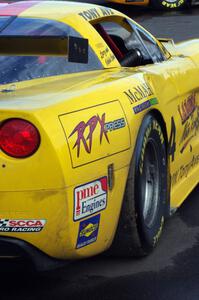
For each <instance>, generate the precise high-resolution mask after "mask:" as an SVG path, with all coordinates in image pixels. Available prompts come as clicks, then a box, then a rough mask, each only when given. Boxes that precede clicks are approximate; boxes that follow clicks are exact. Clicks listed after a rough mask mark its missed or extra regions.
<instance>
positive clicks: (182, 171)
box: [171, 154, 199, 186]
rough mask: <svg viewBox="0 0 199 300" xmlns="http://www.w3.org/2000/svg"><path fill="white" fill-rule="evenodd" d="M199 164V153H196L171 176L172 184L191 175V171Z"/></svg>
mask: <svg viewBox="0 0 199 300" xmlns="http://www.w3.org/2000/svg"><path fill="white" fill-rule="evenodd" d="M198 164H199V154H198V155H194V156H193V157H192V159H191V160H190V161H189V162H188V163H187V164H186V165H181V166H180V168H179V169H178V170H177V171H176V172H174V173H173V174H172V176H171V184H172V186H173V185H175V184H177V183H178V182H179V181H180V180H182V179H183V178H186V177H188V176H189V174H190V172H191V171H192V170H193V169H194V168H195V167H196V166H197V165H198Z"/></svg>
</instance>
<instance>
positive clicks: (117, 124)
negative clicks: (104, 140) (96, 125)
mask: <svg viewBox="0 0 199 300" xmlns="http://www.w3.org/2000/svg"><path fill="white" fill-rule="evenodd" d="M125 126H126V121H125V119H124V118H121V119H117V120H114V121H111V122H107V123H105V126H104V127H105V130H106V131H113V130H117V129H120V128H123V127H125Z"/></svg>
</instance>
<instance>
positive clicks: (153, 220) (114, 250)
mask: <svg viewBox="0 0 199 300" xmlns="http://www.w3.org/2000/svg"><path fill="white" fill-rule="evenodd" d="M166 205H167V153H166V146H165V138H164V135H163V131H162V129H161V126H160V124H159V123H158V121H157V120H156V118H154V117H153V116H152V115H150V114H149V115H147V116H145V118H144V120H143V123H142V125H141V128H140V130H139V134H138V137H137V142H136V146H135V151H134V154H133V159H132V161H131V165H130V169H129V174H128V179H127V184H126V190H125V195H124V200H123V205H122V210H121V215H120V220H119V224H118V228H117V232H116V235H115V239H114V241H113V244H112V246H111V249H110V250H109V253H111V255H117V256H126V257H127V256H144V255H147V254H148V253H150V252H151V250H153V248H154V247H155V246H156V244H157V242H158V240H159V238H160V236H161V232H162V228H163V224H164V218H165V212H166Z"/></svg>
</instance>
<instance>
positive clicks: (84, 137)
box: [69, 113, 109, 157]
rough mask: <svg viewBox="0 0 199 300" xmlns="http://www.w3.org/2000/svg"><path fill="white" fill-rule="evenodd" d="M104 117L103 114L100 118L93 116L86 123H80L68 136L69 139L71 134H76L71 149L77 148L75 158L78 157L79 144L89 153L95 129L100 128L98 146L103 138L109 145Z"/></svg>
mask: <svg viewBox="0 0 199 300" xmlns="http://www.w3.org/2000/svg"><path fill="white" fill-rule="evenodd" d="M105 117H106V114H105V113H103V114H102V116H101V117H100V116H99V115H95V116H93V117H91V118H90V119H89V120H88V122H86V123H85V122H84V121H81V122H80V123H79V124H78V125H77V126H76V127H75V128H74V129H73V131H72V132H71V134H70V135H69V138H70V137H71V136H73V134H77V140H76V142H75V144H74V146H73V149H74V148H76V147H77V157H79V155H80V148H81V144H83V146H84V149H85V150H86V152H87V153H91V150H92V142H93V133H94V131H95V129H96V127H99V128H100V144H101V142H102V139H103V137H104V138H105V139H106V141H107V142H108V143H109V139H108V136H107V132H106V129H105ZM85 132H86V133H85Z"/></svg>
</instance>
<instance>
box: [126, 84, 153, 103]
mask: <svg viewBox="0 0 199 300" xmlns="http://www.w3.org/2000/svg"><path fill="white" fill-rule="evenodd" d="M124 94H125V95H126V96H127V98H128V99H129V101H130V104H134V103H137V102H139V101H142V100H143V99H145V98H147V97H149V96H152V95H153V91H152V90H151V87H150V86H149V84H148V83H146V82H144V83H143V84H139V85H137V86H135V87H133V88H131V89H128V91H124Z"/></svg>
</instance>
